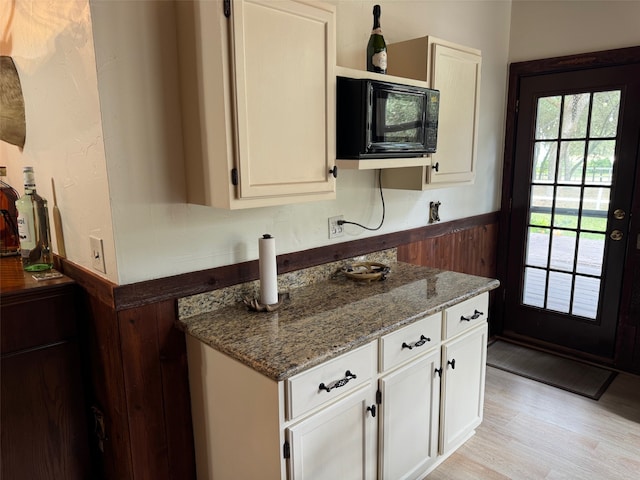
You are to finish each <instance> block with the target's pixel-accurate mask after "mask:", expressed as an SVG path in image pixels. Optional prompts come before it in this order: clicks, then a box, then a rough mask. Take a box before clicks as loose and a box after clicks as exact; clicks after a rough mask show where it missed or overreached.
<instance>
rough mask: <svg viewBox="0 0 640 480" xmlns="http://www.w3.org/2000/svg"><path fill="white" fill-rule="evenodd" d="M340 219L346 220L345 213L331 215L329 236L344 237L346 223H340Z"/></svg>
mask: <svg viewBox="0 0 640 480" xmlns="http://www.w3.org/2000/svg"><path fill="white" fill-rule="evenodd" d="M338 220H344V215H337V216H335V217H329V238H336V237H342V236H343V235H344V225H338Z"/></svg>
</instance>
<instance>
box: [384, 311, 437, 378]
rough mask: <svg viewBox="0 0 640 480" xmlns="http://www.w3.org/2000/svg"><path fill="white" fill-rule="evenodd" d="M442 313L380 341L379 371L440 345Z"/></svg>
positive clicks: (419, 321) (397, 331)
mask: <svg viewBox="0 0 640 480" xmlns="http://www.w3.org/2000/svg"><path fill="white" fill-rule="evenodd" d="M441 325H442V313H440V312H438V313H434V314H433V315H429V316H428V317H425V318H423V319H421V320H418V321H417V322H415V323H412V324H411V325H407V326H406V327H403V328H401V329H400V330H396V331H395V332H393V333H389V334H388V335H385V336H384V337H382V338H381V339H380V371H381V372H384V371H386V370H389V369H390V368H393V367H395V366H396V365H400V364H401V363H403V362H405V361H407V360H410V359H412V358H414V357H416V356H417V355H420V354H421V353H422V352H425V351H427V350H429V349H430V348H432V347H435V346H437V345H438V344H439V343H440V335H441V333H440V329H441Z"/></svg>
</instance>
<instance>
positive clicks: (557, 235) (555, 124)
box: [523, 90, 620, 319]
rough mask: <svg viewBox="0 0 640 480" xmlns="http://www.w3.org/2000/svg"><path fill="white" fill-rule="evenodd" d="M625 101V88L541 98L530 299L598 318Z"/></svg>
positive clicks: (529, 248)
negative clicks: (622, 96)
mask: <svg viewBox="0 0 640 480" xmlns="http://www.w3.org/2000/svg"><path fill="white" fill-rule="evenodd" d="M619 106H620V91H619V90H616V91H606V92H594V93H578V94H572V95H558V96H551V97H542V98H539V99H538V105H537V113H536V124H535V140H534V145H533V166H532V171H531V179H530V180H531V181H530V183H531V197H530V205H529V227H528V237H527V247H526V248H527V255H526V262H525V263H526V268H525V286H524V291H523V303H525V304H527V305H534V306H539V307H543V308H547V309H550V310H555V311H560V312H566V313H569V312H571V313H572V314H573V315H579V316H584V317H586V318H590V319H595V318H596V313H597V309H598V291H599V288H600V275H601V269H602V265H603V259H604V241H605V232H606V229H607V214H608V210H609V199H610V195H611V186H612V177H613V166H614V163H615V150H616V135H617V130H618V116H619ZM571 290H573V292H574V293H573V296H570V294H569V292H570V291H571ZM543 292H546V293H543ZM550 292H556V293H554V294H553V295H551V293H550ZM559 292H563V294H560V293H559ZM572 298H573V301H571V299H572ZM572 302H573V303H572Z"/></svg>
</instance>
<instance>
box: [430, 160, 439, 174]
mask: <svg viewBox="0 0 640 480" xmlns="http://www.w3.org/2000/svg"><path fill="white" fill-rule="evenodd" d="M439 168H440V162H436V163H435V165H431V169H432V170H433V171H434V172H437V171H438V169H439Z"/></svg>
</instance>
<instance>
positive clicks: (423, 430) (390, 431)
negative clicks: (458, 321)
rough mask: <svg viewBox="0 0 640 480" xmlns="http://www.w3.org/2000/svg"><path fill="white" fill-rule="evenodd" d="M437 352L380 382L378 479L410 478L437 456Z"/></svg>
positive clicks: (438, 386) (390, 374) (438, 393)
mask: <svg viewBox="0 0 640 480" xmlns="http://www.w3.org/2000/svg"><path fill="white" fill-rule="evenodd" d="M439 368H440V351H439V349H437V348H435V349H432V350H431V353H429V354H426V355H422V356H420V357H419V358H418V359H416V360H414V361H413V362H411V363H410V364H409V365H405V366H403V367H400V368H399V369H398V370H395V371H394V372H392V373H389V374H388V375H385V376H383V377H382V378H381V379H380V392H381V394H382V403H381V405H380V437H379V438H380V450H379V454H380V457H379V460H380V461H379V463H380V478H388V479H398V480H400V479H406V478H414V477H415V475H416V474H419V473H421V472H424V471H425V470H426V469H427V468H428V467H429V466H430V465H431V464H433V463H434V462H435V460H436V458H437V455H438V420H439V409H440V377H439V376H438V375H437V374H436V370H438V369H439Z"/></svg>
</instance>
